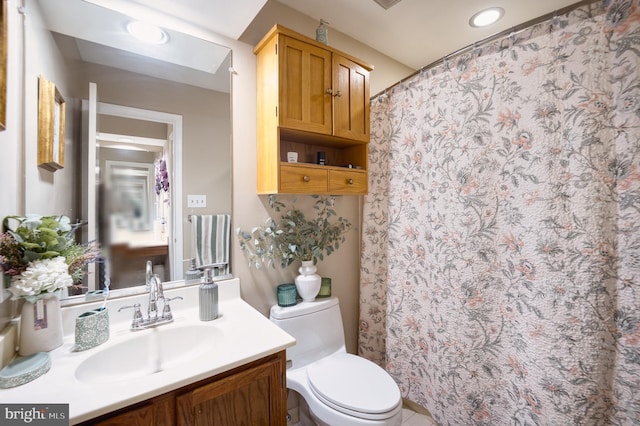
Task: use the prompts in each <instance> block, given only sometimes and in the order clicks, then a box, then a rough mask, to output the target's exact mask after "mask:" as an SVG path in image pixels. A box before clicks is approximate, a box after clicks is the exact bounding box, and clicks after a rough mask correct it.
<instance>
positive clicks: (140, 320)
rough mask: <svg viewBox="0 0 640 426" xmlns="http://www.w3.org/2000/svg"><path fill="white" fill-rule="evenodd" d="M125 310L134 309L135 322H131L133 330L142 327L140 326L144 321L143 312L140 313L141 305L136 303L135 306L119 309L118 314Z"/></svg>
mask: <svg viewBox="0 0 640 426" xmlns="http://www.w3.org/2000/svg"><path fill="white" fill-rule="evenodd" d="M124 309H133V320H132V321H131V328H132V329H135V328H138V327H140V325H142V323H143V321H144V320H143V318H142V311H140V304H139V303H134V304H133V305H129V306H123V307H121V308H120V309H118V312H120V311H122V310H124Z"/></svg>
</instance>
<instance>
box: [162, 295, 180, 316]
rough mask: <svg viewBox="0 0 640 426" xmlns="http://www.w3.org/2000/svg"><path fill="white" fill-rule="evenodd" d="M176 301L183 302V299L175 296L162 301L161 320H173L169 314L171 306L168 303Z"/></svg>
mask: <svg viewBox="0 0 640 426" xmlns="http://www.w3.org/2000/svg"><path fill="white" fill-rule="evenodd" d="M176 299H180V300H184V298H183V297H182V296H176V297H172V298H169V299H164V308H163V309H162V319H163V320H172V319H173V314H172V313H171V306H169V302H171V301H172V300H176Z"/></svg>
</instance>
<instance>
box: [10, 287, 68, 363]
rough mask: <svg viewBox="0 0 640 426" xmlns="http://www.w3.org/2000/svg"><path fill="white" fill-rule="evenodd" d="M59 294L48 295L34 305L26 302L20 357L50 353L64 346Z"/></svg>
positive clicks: (21, 326)
mask: <svg viewBox="0 0 640 426" xmlns="http://www.w3.org/2000/svg"><path fill="white" fill-rule="evenodd" d="M59 293H60V292H59V291H57V292H54V293H46V294H44V295H42V297H40V298H38V300H36V301H35V302H33V303H32V302H29V301H27V300H25V301H24V305H22V315H21V319H20V350H19V353H20V355H22V356H26V355H31V354H34V353H36V352H48V351H51V350H53V349H55V348H57V347H58V346H61V345H62V312H61V311H60V300H59V298H58V296H59Z"/></svg>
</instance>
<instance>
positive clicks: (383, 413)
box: [307, 353, 401, 419]
mask: <svg viewBox="0 0 640 426" xmlns="http://www.w3.org/2000/svg"><path fill="white" fill-rule="evenodd" d="M307 375H308V378H309V384H310V387H311V390H312V391H313V393H315V394H316V396H318V398H319V399H321V400H322V401H323V402H325V403H327V404H328V405H330V406H332V407H333V408H335V409H337V410H339V411H342V412H344V413H347V414H350V415H354V416H358V417H362V418H368V419H372V418H385V417H388V416H389V412H390V411H392V410H394V409H396V408H397V407H398V406H399V405H400V403H401V398H400V390H399V389H398V385H396V383H395V382H394V381H393V379H392V378H391V376H389V374H387V372H386V371H384V370H383V369H382V368H380V367H379V366H378V365H376V364H374V363H373V362H371V361H369V360H367V359H364V358H361V357H358V356H355V355H351V354H348V353H337V354H334V355H331V356H328V357H326V358H323V359H321V360H319V361H317V362H315V363H313V364H311V365H309V366H308V367H307Z"/></svg>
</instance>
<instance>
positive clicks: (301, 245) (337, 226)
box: [236, 196, 352, 269]
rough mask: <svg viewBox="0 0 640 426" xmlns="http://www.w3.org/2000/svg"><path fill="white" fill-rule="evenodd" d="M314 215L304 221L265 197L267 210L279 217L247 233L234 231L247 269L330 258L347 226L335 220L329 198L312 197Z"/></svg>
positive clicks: (296, 211)
mask: <svg viewBox="0 0 640 426" xmlns="http://www.w3.org/2000/svg"><path fill="white" fill-rule="evenodd" d="M314 198H316V202H315V203H314V205H313V209H314V210H315V211H316V215H315V216H314V217H311V218H307V217H306V216H305V214H304V213H303V212H302V211H301V210H299V209H297V208H295V207H293V206H287V204H285V203H284V202H282V201H278V200H277V199H276V198H275V197H274V196H271V197H269V207H270V208H271V209H272V210H273V211H274V212H275V213H279V217H276V218H275V219H274V218H269V219H267V221H266V222H265V223H264V224H263V225H260V226H256V227H254V228H252V229H251V230H250V231H249V232H247V231H242V230H241V229H240V228H238V229H237V230H236V234H237V236H238V241H239V243H240V248H241V249H242V250H243V251H245V252H246V253H247V257H248V261H249V267H255V268H256V269H259V268H260V267H261V266H270V267H274V266H275V264H276V263H278V264H280V266H281V267H283V268H284V267H287V266H289V265H291V264H292V263H293V262H294V261H296V260H303V261H304V260H312V261H313V262H314V263H316V262H317V261H318V260H323V259H324V256H325V255H327V256H329V255H331V254H332V253H333V252H334V251H335V250H337V249H338V248H340V245H341V244H342V243H344V241H345V240H346V236H345V235H346V233H347V232H348V231H349V230H350V229H351V228H352V225H351V223H350V222H349V221H348V220H347V219H345V218H343V217H338V215H337V213H336V211H335V209H334V208H333V200H332V199H331V198H329V197H319V196H314Z"/></svg>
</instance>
